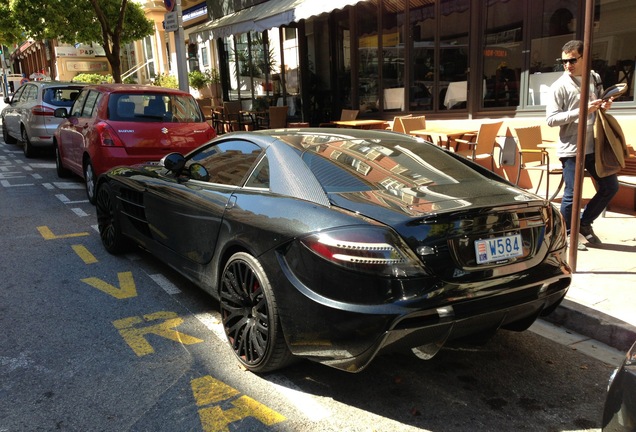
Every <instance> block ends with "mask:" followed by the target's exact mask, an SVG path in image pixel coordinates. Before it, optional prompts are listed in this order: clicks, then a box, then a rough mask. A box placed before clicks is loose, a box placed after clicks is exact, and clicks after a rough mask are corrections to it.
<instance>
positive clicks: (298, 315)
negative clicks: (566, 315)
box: [96, 128, 571, 372]
mask: <svg viewBox="0 0 636 432" xmlns="http://www.w3.org/2000/svg"><path fill="white" fill-rule="evenodd" d="M96 213H97V220H98V226H99V233H100V236H101V240H102V243H103V246H104V247H105V249H106V250H107V251H108V252H111V253H122V252H125V251H127V250H128V249H129V248H130V247H132V246H133V245H135V244H138V245H142V246H143V248H145V249H146V250H148V251H150V253H152V254H154V255H155V256H157V257H158V258H159V259H161V260H163V261H164V262H165V263H167V264H168V265H170V266H171V267H173V268H175V269H176V270H177V271H179V272H180V273H182V274H183V275H184V276H186V277H187V278H189V279H190V280H192V281H193V282H194V283H195V284H197V285H198V286H200V287H201V288H202V289H204V290H205V291H207V292H208V293H210V294H211V295H212V296H213V297H215V298H216V299H218V300H219V302H220V308H221V317H222V322H223V326H224V328H225V332H226V335H227V338H228V341H229V343H230V345H231V347H232V349H233V350H234V353H235V354H236V357H237V359H238V361H239V362H240V363H242V364H243V365H244V366H245V367H246V368H247V369H249V370H251V371H254V372H266V371H271V370H274V369H277V368H280V367H283V366H285V365H286V364H288V362H290V361H291V360H292V359H294V358H296V357H304V358H308V359H311V360H314V361H317V362H320V363H323V364H326V365H329V366H333V367H336V368H339V369H342V370H345V371H350V372H356V371H360V370H362V369H363V368H364V367H365V366H367V365H368V364H369V362H371V360H372V359H373V358H374V357H375V356H376V355H377V354H379V353H380V352H384V351H391V350H398V349H405V348H407V349H414V353H416V354H417V355H418V356H420V357H425V358H430V357H432V356H433V355H434V354H435V353H436V352H437V351H438V350H439V348H440V347H441V346H442V345H444V343H445V342H446V341H448V340H452V339H458V338H466V337H470V338H477V337H479V338H483V339H484V340H487V337H488V336H490V335H492V334H493V333H494V332H495V330H497V329H499V328H505V329H510V330H518V331H521V330H525V329H526V328H528V327H529V326H530V325H531V324H532V323H533V322H534V321H535V319H536V318H537V317H539V316H542V315H546V314H548V313H550V312H551V311H552V310H554V309H555V308H556V307H557V306H558V305H559V303H560V302H561V300H562V299H563V298H564V296H565V294H566V292H567V289H568V287H569V285H570V282H571V272H570V268H569V266H568V264H567V262H566V258H567V256H566V233H565V224H564V221H563V218H562V216H561V214H560V212H559V210H558V209H556V208H555V207H554V206H553V205H552V204H551V203H550V202H548V201H547V200H545V199H542V198H540V197H539V196H537V195H534V194H531V193H529V192H527V191H525V190H522V189H519V188H517V187H515V186H514V185H513V184H511V183H509V182H507V181H505V180H503V179H502V178H500V177H498V176H496V175H495V174H493V173H492V172H490V171H488V170H486V169H484V168H482V167H480V166H479V165H476V164H474V163H473V162H471V161H469V160H467V159H465V158H463V157H461V156H459V155H456V154H454V153H451V152H449V151H447V150H444V149H442V148H441V147H438V146H436V145H434V144H431V143H426V142H424V141H423V140H421V139H418V138H415V137H411V136H408V135H405V134H399V133H395V132H390V131H378V130H376V131H372V130H366V131H365V130H353V129H332V128H306V129H296V130H293V129H283V130H261V131H255V132H235V133H230V134H225V135H221V136H220V137H218V138H216V139H215V140H212V142H210V143H208V144H206V145H204V146H202V147H200V148H198V149H197V150H195V151H193V152H191V153H190V154H188V155H186V156H185V157H184V156H182V155H180V154H177V153H172V154H169V155H167V156H165V157H164V158H163V159H162V160H161V161H160V162H159V163H154V164H145V165H137V166H130V167H117V168H114V169H112V170H110V171H109V172H107V173H106V174H104V175H102V176H101V177H100V178H99V181H98V185H97V203H96Z"/></svg>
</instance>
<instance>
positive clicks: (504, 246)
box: [475, 234, 523, 264]
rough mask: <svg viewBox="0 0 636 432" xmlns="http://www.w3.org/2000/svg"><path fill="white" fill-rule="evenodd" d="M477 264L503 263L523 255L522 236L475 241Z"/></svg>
mask: <svg viewBox="0 0 636 432" xmlns="http://www.w3.org/2000/svg"><path fill="white" fill-rule="evenodd" d="M475 255H476V257H477V264H485V263H489V262H494V261H502V260H506V259H509V258H514V257H518V256H521V255H523V245H522V243H521V234H514V235H509V236H504V237H495V238H489V239H485V240H476V241H475Z"/></svg>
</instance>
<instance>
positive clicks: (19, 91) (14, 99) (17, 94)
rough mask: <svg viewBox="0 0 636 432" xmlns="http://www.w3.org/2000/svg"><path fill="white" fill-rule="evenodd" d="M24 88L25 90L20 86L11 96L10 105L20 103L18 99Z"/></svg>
mask: <svg viewBox="0 0 636 432" xmlns="http://www.w3.org/2000/svg"><path fill="white" fill-rule="evenodd" d="M25 88H26V87H25V86H22V87H20V88H19V89H18V90H17V91H16V92H15V94H14V95H13V99H11V102H12V103H15V102H19V101H20V98H21V97H22V93H24V89H25Z"/></svg>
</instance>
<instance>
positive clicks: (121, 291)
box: [82, 272, 137, 300]
mask: <svg viewBox="0 0 636 432" xmlns="http://www.w3.org/2000/svg"><path fill="white" fill-rule="evenodd" d="M117 278H118V279H119V288H117V287H116V286H113V285H111V284H109V283H108V282H104V281H103V280H101V279H98V278H96V277H90V278H86V279H82V282H84V283H85V284H88V285H90V286H92V287H93V288H97V289H98V290H100V291H102V292H105V293H106V294H108V295H110V296H113V297H115V298H116V299H118V300H122V299H127V298H131V297H137V287H136V286H135V280H134V279H133V275H132V272H121V273H117Z"/></svg>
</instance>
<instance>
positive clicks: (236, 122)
mask: <svg viewBox="0 0 636 432" xmlns="http://www.w3.org/2000/svg"><path fill="white" fill-rule="evenodd" d="M223 123H224V126H225V129H226V131H228V132H231V131H240V130H249V129H250V128H251V127H253V125H254V119H252V116H251V115H250V114H249V113H246V112H244V111H243V109H242V107H241V101H238V100H237V101H225V102H223Z"/></svg>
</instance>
